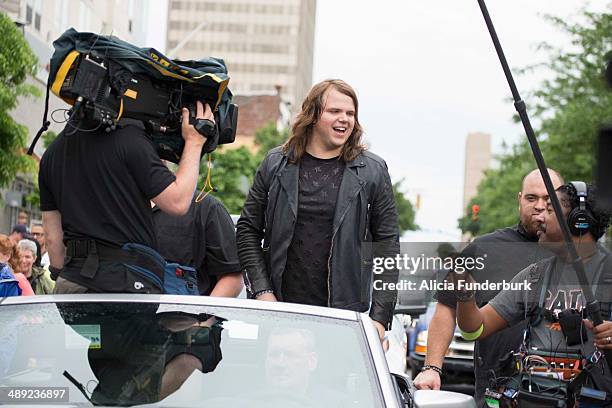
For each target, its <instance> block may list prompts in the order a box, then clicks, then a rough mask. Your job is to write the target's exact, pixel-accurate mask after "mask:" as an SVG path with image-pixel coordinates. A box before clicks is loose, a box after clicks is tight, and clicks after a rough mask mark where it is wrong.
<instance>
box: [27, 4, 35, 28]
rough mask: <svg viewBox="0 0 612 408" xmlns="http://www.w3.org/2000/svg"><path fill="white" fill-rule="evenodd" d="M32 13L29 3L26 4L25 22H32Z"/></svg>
mask: <svg viewBox="0 0 612 408" xmlns="http://www.w3.org/2000/svg"><path fill="white" fill-rule="evenodd" d="M33 14H34V11H33V10H32V6H30V5H29V4H28V5H26V22H27V23H28V24H32V15H33Z"/></svg>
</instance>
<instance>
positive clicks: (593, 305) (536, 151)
mask: <svg viewBox="0 0 612 408" xmlns="http://www.w3.org/2000/svg"><path fill="white" fill-rule="evenodd" d="M478 5H479V6H480V10H481V11H482V16H483V17H484V19H485V22H486V24H487V28H488V29H489V34H490V35H491V39H492V40H493V46H494V47H495V51H496V52H497V56H498V57H499V61H500V62H501V65H502V68H503V70H504V74H505V75H506V80H507V81H508V85H509V86H510V91H511V92H512V98H513V99H514V107H515V109H516V111H517V112H518V114H519V117H520V118H521V123H522V124H523V128H524V129H525V133H526V134H527V139H528V140H529V145H530V146H531V151H532V152H533V157H534V158H535V161H536V163H537V164H538V169H539V170H540V173H541V174H542V179H543V180H544V185H545V186H546V191H547V192H548V197H550V202H551V204H552V206H553V208H554V210H555V216H556V218H557V222H558V223H559V226H560V227H561V231H562V232H563V239H564V241H565V245H566V247H567V251H568V253H569V254H570V257H571V259H572V266H573V267H574V269H575V270H576V275H578V282H580V287H581V289H582V295H583V296H584V299H585V301H586V310H587V313H588V315H589V317H590V318H591V320H592V321H593V324H594V325H595V326H598V325H600V324H601V323H603V319H602V318H601V310H600V308H599V302H598V301H597V300H596V299H595V296H593V291H592V290H591V286H590V285H589V281H588V279H587V277H586V274H585V272H584V265H583V264H582V259H581V258H580V257H579V256H578V252H577V251H576V247H575V246H574V242H573V241H572V238H571V235H570V231H569V226H568V225H567V221H566V220H565V219H564V218H563V212H562V211H561V204H560V203H559V198H558V197H557V194H556V192H555V189H554V188H553V185H552V181H551V180H550V175H549V174H548V170H547V167H546V164H545V162H544V157H543V156H542V151H541V150H540V146H539V144H538V141H537V139H536V137H535V134H534V133H533V128H532V127H531V122H530V121H529V116H528V115H527V107H526V105H525V102H524V101H523V100H522V99H521V95H520V94H519V92H518V89H517V88H516V84H515V83H514V78H513V77H512V72H511V71H510V67H509V66H508V61H506V57H505V55H504V50H503V49H502V47H501V44H500V42H499V38H498V37H497V33H496V32H495V27H494V26H493V22H492V21H491V16H490V15H489V11H488V10H487V6H486V4H485V2H484V0H478ZM602 351H603V353H604V355H605V358H606V362H607V363H608V367H609V368H610V370H612V350H602Z"/></svg>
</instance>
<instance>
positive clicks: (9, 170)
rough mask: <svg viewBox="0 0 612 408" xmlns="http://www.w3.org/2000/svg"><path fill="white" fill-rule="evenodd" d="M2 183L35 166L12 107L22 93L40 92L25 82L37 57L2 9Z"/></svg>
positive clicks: (0, 41)
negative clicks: (25, 152) (28, 154)
mask: <svg viewBox="0 0 612 408" xmlns="http://www.w3.org/2000/svg"><path fill="white" fill-rule="evenodd" d="M0 38H1V39H2V40H0V187H4V186H6V185H8V184H9V183H11V182H12V181H13V180H14V179H15V175H16V174H17V173H18V172H22V171H28V170H32V169H33V168H34V162H33V161H32V160H31V159H30V158H29V157H28V156H26V155H25V154H24V152H23V150H24V149H25V148H26V143H27V136H28V131H27V129H26V127H25V126H23V125H20V124H18V123H16V122H15V121H14V120H13V118H12V117H11V115H10V111H11V110H13V109H14V108H15V107H16V106H17V100H18V98H19V97H22V96H23V97H25V96H37V94H38V93H37V91H36V88H35V87H33V86H31V85H27V84H25V83H24V82H25V80H26V78H27V76H28V75H34V74H35V73H36V64H37V61H36V57H35V56H34V54H33V53H32V51H31V50H30V47H29V46H28V43H27V42H26V40H25V39H24V38H23V35H22V34H21V32H20V31H19V30H18V29H17V27H16V26H15V24H14V23H13V21H11V19H10V18H8V17H7V15H6V14H3V13H0Z"/></svg>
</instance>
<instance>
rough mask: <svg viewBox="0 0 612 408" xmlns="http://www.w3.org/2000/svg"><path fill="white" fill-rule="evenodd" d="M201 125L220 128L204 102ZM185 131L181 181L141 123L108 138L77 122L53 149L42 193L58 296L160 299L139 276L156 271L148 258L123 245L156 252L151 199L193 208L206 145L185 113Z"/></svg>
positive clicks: (43, 171)
mask: <svg viewBox="0 0 612 408" xmlns="http://www.w3.org/2000/svg"><path fill="white" fill-rule="evenodd" d="M196 118H197V119H208V120H210V121H213V122H214V118H213V114H212V111H211V108H210V107H209V106H208V105H207V104H206V103H204V104H202V103H200V102H198V103H197V106H196ZM181 126H182V127H181V132H182V136H183V139H184V140H185V147H184V150H183V154H182V157H181V160H180V163H179V168H178V171H177V173H176V176H175V175H174V174H172V172H170V170H168V169H167V168H166V166H165V165H164V164H163V163H162V161H161V159H160V158H159V156H158V154H157V152H156V150H155V147H154V145H153V143H152V141H151V139H150V138H149V135H148V134H147V132H146V131H145V128H144V125H143V124H142V122H139V121H135V120H131V119H122V120H121V121H119V123H118V127H117V129H116V130H113V131H111V132H109V133H106V132H105V131H104V130H103V129H87V124H84V123H78V124H77V123H74V122H73V121H70V122H69V123H68V125H67V126H66V128H65V129H64V131H62V132H61V133H60V135H59V136H58V137H57V138H56V140H55V141H54V142H53V143H52V144H51V145H50V146H49V148H48V149H47V150H46V152H45V153H44V155H43V157H42V159H41V162H40V171H39V186H40V206H41V210H42V212H43V225H44V232H45V236H46V240H47V248H48V252H49V257H50V263H51V265H50V270H51V272H52V275H53V276H54V277H55V278H56V279H57V284H56V287H55V293H86V292H102V293H104V292H107V293H108V292H128V293H159V291H160V289H159V288H158V287H155V286H154V285H153V284H150V283H149V282H147V281H146V280H143V279H139V278H138V277H137V276H136V275H135V274H134V273H133V270H134V269H137V268H133V267H132V266H135V267H141V268H144V269H150V266H151V265H150V264H149V263H147V261H146V259H145V258H146V257H145V256H141V255H142V254H137V255H134V254H126V251H124V250H122V249H121V246H122V245H124V244H126V243H137V244H142V245H145V246H147V247H150V248H152V249H154V250H157V240H156V236H155V230H154V227H153V220H152V214H151V207H150V204H149V202H150V200H151V201H153V202H154V203H155V204H156V205H157V206H159V208H161V209H162V210H164V211H165V212H167V213H169V214H176V215H182V214H185V213H186V212H187V210H188V209H189V206H190V203H191V199H192V197H193V192H194V191H195V188H196V181H197V178H198V171H199V166H200V152H201V150H202V146H203V145H204V143H205V142H206V138H205V137H203V136H202V135H201V134H200V133H198V131H197V130H196V128H195V127H194V126H192V125H191V124H190V123H189V111H188V110H187V109H186V108H183V110H182V125H181ZM64 244H65V246H64ZM126 263H127V264H128V265H130V267H128V266H126ZM153 272H155V273H159V271H153ZM161 273H163V271H162V272H161ZM58 275H59V277H58Z"/></svg>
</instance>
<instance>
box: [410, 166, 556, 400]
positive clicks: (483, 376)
mask: <svg viewBox="0 0 612 408" xmlns="http://www.w3.org/2000/svg"><path fill="white" fill-rule="evenodd" d="M548 174H549V175H550V177H551V180H552V183H553V186H554V188H555V189H556V188H557V187H559V186H561V185H563V184H564V181H563V178H562V177H561V176H560V175H559V173H558V172H556V171H555V170H552V169H548ZM547 202H548V193H547V191H546V187H545V185H544V181H543V180H542V175H541V174H540V171H539V170H538V169H535V170H533V171H531V172H529V173H528V174H527V175H526V176H525V177H524V178H523V183H522V186H521V191H520V192H519V193H518V210H519V223H518V224H516V225H514V226H512V227H507V228H502V229H498V230H496V231H494V232H491V233H489V234H486V235H483V236H480V237H478V238H476V239H475V240H474V242H473V243H471V244H470V245H469V246H468V247H467V248H466V249H465V250H464V251H463V252H462V255H463V256H466V254H468V256H477V255H480V256H482V255H484V254H486V255H485V263H484V266H485V267H484V269H482V270H479V271H474V272H471V274H472V275H473V276H474V278H475V279H476V280H477V281H480V282H482V281H484V280H489V281H491V282H502V281H507V282H509V281H510V280H511V279H512V278H513V277H514V275H515V274H517V273H518V272H520V271H521V270H523V269H524V268H525V267H526V266H528V265H530V264H532V263H534V262H536V261H538V260H540V259H542V258H544V257H546V256H550V255H551V254H549V253H548V252H546V251H545V250H543V249H542V248H540V247H538V245H537V242H538V237H537V235H536V232H537V229H538V220H537V217H538V216H539V215H540V214H541V213H543V212H544V211H545V210H546V208H547ZM498 292H499V291H498V290H487V291H479V292H477V294H476V301H477V303H478V304H479V306H481V307H482V306H483V305H485V304H487V303H488V301H489V300H491V299H492V298H493V297H494V296H495V295H496V294H497V293H498ZM437 299H438V303H437V305H436V310H435V313H434V315H433V318H432V320H431V323H430V325H429V329H428V336H427V356H426V357H425V362H424V364H423V368H422V371H421V373H419V375H418V376H417V377H416V378H415V380H414V385H415V386H416V387H417V388H418V389H431V390H438V389H440V385H441V381H440V373H441V372H442V371H443V368H446V367H443V366H442V364H443V362H444V356H445V354H446V351H447V350H448V346H449V345H450V343H451V340H452V338H453V333H454V331H455V317H456V315H455V308H456V305H457V299H456V298H455V294H454V293H453V291H440V292H438V293H437ZM523 329H524V324H519V325H516V326H513V327H509V328H507V329H505V330H502V331H500V332H498V333H496V334H495V335H493V336H491V337H488V338H486V339H485V340H482V341H477V342H476V343H475V346H474V375H475V379H476V386H475V393H474V398H475V400H476V404H477V406H478V407H482V406H484V392H485V389H486V388H487V387H488V375H489V371H490V370H495V369H496V368H497V364H498V361H499V359H500V358H501V357H502V356H504V355H505V354H507V353H508V352H510V351H512V350H516V349H517V348H518V346H520V344H521V341H522V335H523Z"/></svg>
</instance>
